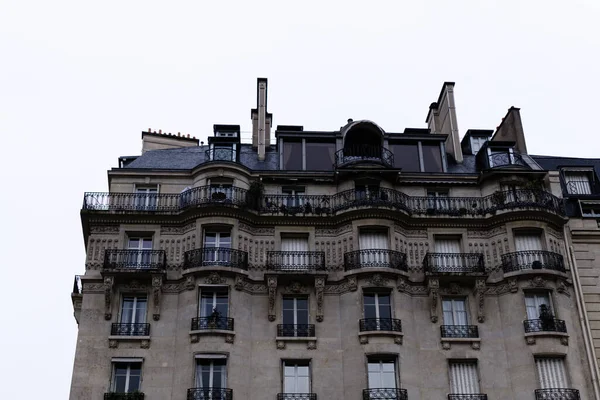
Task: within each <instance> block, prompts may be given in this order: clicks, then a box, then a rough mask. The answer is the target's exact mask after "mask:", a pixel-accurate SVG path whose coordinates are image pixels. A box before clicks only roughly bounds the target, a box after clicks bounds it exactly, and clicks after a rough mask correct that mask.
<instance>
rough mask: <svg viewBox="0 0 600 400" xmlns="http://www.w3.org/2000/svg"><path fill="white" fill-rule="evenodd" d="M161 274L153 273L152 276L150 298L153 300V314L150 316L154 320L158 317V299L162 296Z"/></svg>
mask: <svg viewBox="0 0 600 400" xmlns="http://www.w3.org/2000/svg"><path fill="white" fill-rule="evenodd" d="M162 281H163V279H162V276H161V275H154V276H153V277H152V300H153V302H154V314H152V318H153V319H154V320H155V321H158V320H159V319H160V301H161V297H162Z"/></svg>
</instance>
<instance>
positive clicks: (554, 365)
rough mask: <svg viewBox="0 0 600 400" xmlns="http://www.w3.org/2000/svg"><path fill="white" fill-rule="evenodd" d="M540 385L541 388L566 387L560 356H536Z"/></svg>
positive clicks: (565, 377) (563, 366)
mask: <svg viewBox="0 0 600 400" xmlns="http://www.w3.org/2000/svg"><path fill="white" fill-rule="evenodd" d="M535 364H536V365H537V369H538V375H539V378H540V387H541V388H542V389H553V388H566V387H568V385H567V374H566V373H565V361H564V359H562V358H557V357H554V358H536V360H535Z"/></svg>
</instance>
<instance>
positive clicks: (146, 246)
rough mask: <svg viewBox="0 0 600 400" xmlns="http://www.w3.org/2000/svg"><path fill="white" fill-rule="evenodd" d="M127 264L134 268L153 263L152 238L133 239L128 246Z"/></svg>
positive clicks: (130, 239)
mask: <svg viewBox="0 0 600 400" xmlns="http://www.w3.org/2000/svg"><path fill="white" fill-rule="evenodd" d="M127 249H128V250H133V251H130V252H129V254H128V256H127V257H128V260H127V264H128V265H129V266H134V267H142V266H149V265H150V264H151V263H152V253H151V252H150V251H149V250H152V238H142V237H137V238H136V237H131V238H129V243H128V245H127Z"/></svg>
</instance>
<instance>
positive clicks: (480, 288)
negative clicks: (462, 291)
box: [474, 279, 486, 323]
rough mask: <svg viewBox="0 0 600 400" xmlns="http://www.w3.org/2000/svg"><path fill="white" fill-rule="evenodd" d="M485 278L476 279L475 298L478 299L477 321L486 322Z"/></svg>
mask: <svg viewBox="0 0 600 400" xmlns="http://www.w3.org/2000/svg"><path fill="white" fill-rule="evenodd" d="M485 291H486V287H485V279H476V280H475V292H474V295H475V299H476V300H477V321H479V322H480V323H483V322H485Z"/></svg>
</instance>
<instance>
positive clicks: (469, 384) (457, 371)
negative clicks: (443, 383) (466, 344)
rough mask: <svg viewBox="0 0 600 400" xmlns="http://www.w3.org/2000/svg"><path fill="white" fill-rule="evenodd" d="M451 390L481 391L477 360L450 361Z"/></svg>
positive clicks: (455, 392)
mask: <svg viewBox="0 0 600 400" xmlns="http://www.w3.org/2000/svg"><path fill="white" fill-rule="evenodd" d="M450 391H451V393H452V394H478V393H480V389H479V377H478V375H477V363H476V362H475V361H450Z"/></svg>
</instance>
